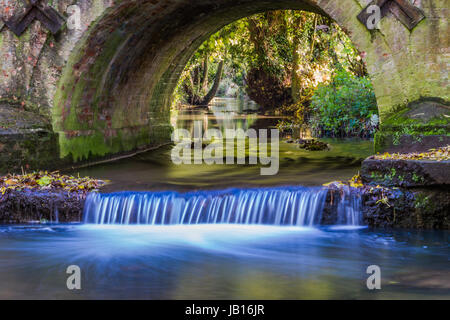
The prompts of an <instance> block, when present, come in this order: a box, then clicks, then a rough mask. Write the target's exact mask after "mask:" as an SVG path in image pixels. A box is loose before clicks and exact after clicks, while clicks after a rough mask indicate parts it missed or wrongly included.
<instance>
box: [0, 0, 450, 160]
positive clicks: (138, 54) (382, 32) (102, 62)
mask: <svg viewBox="0 0 450 320" xmlns="http://www.w3.org/2000/svg"><path fill="white" fill-rule="evenodd" d="M377 1H378V0H377ZM54 2H55V1H54ZM378 2H379V4H380V5H381V6H382V17H383V19H382V20H381V23H380V29H379V30H373V31H370V30H368V29H367V28H366V26H365V25H364V24H362V23H361V22H360V20H361V15H360V13H361V12H362V10H363V9H364V8H365V7H366V5H367V4H368V1H366V0H361V1H359V0H276V1H275V0H273V1H270V0H240V1H235V0H215V1H211V0H196V1H191V0H181V1H175V0H140V1H137V0H121V1H117V0H116V1H110V0H94V1H88V0H78V1H69V0H60V1H56V3H55V4H54V5H53V8H54V10H55V11H57V12H59V14H61V15H64V14H65V10H66V8H67V6H68V5H72V4H77V5H78V6H79V7H80V8H81V17H82V30H69V29H67V28H64V27H63V29H62V31H60V32H59V33H57V34H56V35H55V36H53V35H51V34H50V32H48V31H47V29H46V28H45V24H43V23H40V22H33V23H32V24H31V25H30V26H29V27H28V29H26V30H24V31H23V35H21V36H20V38H18V37H17V36H16V35H14V33H13V32H12V31H11V30H8V28H7V27H8V25H6V26H2V25H0V27H2V31H1V33H0V35H1V38H0V54H2V55H3V56H5V55H6V56H7V59H5V60H4V61H3V62H2V68H3V70H4V73H5V72H6V73H7V74H9V76H5V75H4V74H3V75H2V74H1V73H0V95H1V96H2V99H3V101H6V102H11V103H13V102H14V101H15V102H17V101H21V102H22V103H23V104H25V105H26V106H27V107H28V108H29V109H30V110H31V111H32V112H36V113H39V114H40V115H41V116H42V117H44V118H47V119H49V120H50V121H51V122H52V127H53V131H54V132H55V133H56V134H57V135H58V141H59V142H58V143H59V149H60V151H59V153H60V154H59V156H60V157H61V158H66V159H71V160H75V161H78V160H83V159H87V158H95V157H103V156H107V155H109V154H115V153H121V152H127V151H131V150H133V149H136V148H140V147H144V146H148V145H151V144H157V143H159V142H161V141H164V140H167V139H168V135H169V133H170V126H169V121H168V117H169V104H170V98H171V94H172V92H173V89H174V86H175V84H176V81H177V79H178V76H179V74H180V72H181V71H182V69H183V67H184V65H185V63H186V62H187V61H188V59H189V57H190V56H191V54H192V53H193V52H194V51H195V50H196V48H197V47H198V46H199V45H200V44H201V43H202V42H203V41H204V40H205V39H206V38H207V37H208V36H209V35H210V34H212V33H214V32H215V31H217V30H218V29H220V28H221V27H223V26H224V25H226V24H228V23H230V22H232V21H235V20H237V19H240V18H243V17H245V16H248V15H251V14H254V13H258V12H262V11H265V10H273V9H300V10H309V11H314V12H320V13H323V14H326V15H328V16H330V17H331V18H333V19H334V20H335V21H336V22H337V23H338V24H339V25H340V26H341V27H343V28H344V29H345V30H346V31H347V32H348V34H349V36H350V38H351V39H352V41H353V42H354V43H355V45H356V46H357V47H358V49H359V50H360V51H363V52H365V60H366V62H367V65H368V70H369V73H370V75H371V78H372V82H373V84H374V88H375V93H376V96H377V101H378V105H379V113H380V117H381V120H382V122H383V124H384V131H383V134H380V135H379V139H378V142H377V143H378V147H379V148H383V147H385V146H387V145H389V144H391V145H392V140H389V139H391V136H392V134H395V133H398V132H401V130H402V126H403V123H402V122H403V121H405V123H408V125H409V123H410V122H414V121H413V120H414V119H413V118H414V115H412V116H408V115H407V113H408V112H409V111H410V110H409V109H411V108H412V106H416V105H418V104H419V107H418V108H424V104H423V103H421V102H420V101H424V103H425V105H426V106H425V109H424V110H425V113H427V112H428V111H427V110H428V109H430V108H431V109H430V110H432V111H433V110H435V109H436V110H438V111H439V110H441V111H439V112H441V113H442V112H444V113H445V112H447V111H445V110H448V109H446V108H448V107H447V101H448V89H446V87H447V86H448V63H449V46H448V41H449V40H448V39H449V38H450V37H449V27H448V23H447V18H446V17H447V10H448V8H446V1H445V0H417V1H414V2H415V7H416V8H420V10H421V12H423V14H424V16H425V17H426V18H425V19H421V20H418V21H416V22H415V24H414V25H412V24H411V25H409V24H408V17H409V16H408V12H407V11H408V10H407V9H405V10H406V11H402V10H399V9H398V8H399V6H400V5H401V3H402V2H403V1H396V0H395V1H394V0H388V1H378ZM378 2H377V3H378ZM18 6H19V5H18ZM413 7H414V6H413ZM396 8H397V9H396ZM2 9H3V12H5V10H6V9H5V6H3V8H2ZM400 9H401V7H400ZM14 10H16V12H20V6H19V7H17V8H12V9H10V10H9V11H8V12H9V13H8V14H9V15H13V14H12V13H11V12H12V11H14ZM358 15H359V18H358ZM30 59H31V60H30ZM19 69H20V71H19V72H18V70H19ZM5 70H6V71H5ZM14 71H15V72H14ZM427 108H428V109H427ZM433 108H434V109H433ZM408 110H409V111H408ZM442 110H444V111H442ZM399 111H401V112H402V113H401V115H400V116H399V114H398V112H399ZM411 119H413V120H411ZM410 120H411V121H410ZM422 120H423V119H420V121H419V122H420V123H424V125H428V124H429V123H428V122H427V121H428V120H425V122H423V121H422ZM420 123H419V125H421V124H420ZM447 124H448V121H445V120H444V121H443V122H442V121H441V122H439V123H438V126H440V127H439V128H440V129H442V126H444V128H448V127H447ZM432 126H435V123H434V122H433V125H432ZM429 129H432V128H431V127H430V128H429ZM71 160H70V161H71Z"/></svg>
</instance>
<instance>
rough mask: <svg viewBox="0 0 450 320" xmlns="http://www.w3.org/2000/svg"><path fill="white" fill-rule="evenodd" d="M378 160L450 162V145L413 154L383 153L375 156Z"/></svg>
mask: <svg viewBox="0 0 450 320" xmlns="http://www.w3.org/2000/svg"><path fill="white" fill-rule="evenodd" d="M374 159H377V160H435V161H445V160H450V145H449V146H446V147H441V148H437V149H430V150H429V151H428V152H422V153H417V152H411V153H393V154H390V153H387V152H386V153H383V154H380V155H376V156H374Z"/></svg>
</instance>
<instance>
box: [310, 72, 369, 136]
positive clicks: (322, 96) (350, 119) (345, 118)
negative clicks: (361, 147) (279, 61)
mask: <svg viewBox="0 0 450 320" xmlns="http://www.w3.org/2000/svg"><path fill="white" fill-rule="evenodd" d="M311 107H312V109H313V113H314V116H315V118H316V119H315V121H313V124H314V126H316V127H321V128H322V129H323V130H324V131H326V132H329V133H331V135H334V136H342V135H345V136H353V135H360V134H361V133H362V132H364V131H367V132H369V133H373V132H374V131H375V129H376V125H374V124H372V122H371V121H370V119H371V117H372V115H374V114H376V113H377V104H376V98H375V93H374V92H373V89H372V86H371V84H370V81H369V80H368V79H367V78H357V77H355V76H353V75H352V74H350V73H349V72H347V71H345V70H344V69H340V70H338V71H337V72H336V74H335V75H334V77H333V79H332V81H331V83H330V84H329V85H319V87H318V89H317V90H316V92H315V93H314V96H313V98H312V104H311ZM315 129H317V128H315Z"/></svg>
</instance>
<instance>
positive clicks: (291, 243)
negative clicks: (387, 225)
mask: <svg viewBox="0 0 450 320" xmlns="http://www.w3.org/2000/svg"><path fill="white" fill-rule="evenodd" d="M255 109H256V107H255V106H254V105H253V104H251V103H239V102H236V101H233V100H226V99H217V100H216V101H215V104H214V105H213V107H212V108H211V110H209V111H205V110H183V111H179V112H178V113H176V114H175V115H174V117H173V119H172V123H173V124H174V126H175V127H176V128H185V129H188V130H193V128H195V126H201V127H202V128H203V129H206V128H218V129H219V130H224V129H226V128H242V129H249V128H265V127H270V126H274V125H276V123H277V121H278V120H279V118H278V117H271V116H263V115H258V114H257V113H254V110H255ZM326 141H327V142H328V143H329V144H330V146H331V148H330V150H328V151H316V152H312V151H306V150H303V149H299V148H298V146H297V145H296V144H293V143H286V142H281V145H280V171H279V174H278V175H276V176H261V175H260V174H259V166H250V165H241V166H238V165H212V166H208V165H205V164H203V165H180V166H177V165H175V164H173V163H172V162H171V160H170V159H171V158H170V153H171V148H172V146H167V147H164V148H161V149H158V150H154V151H150V152H146V153H143V154H140V155H138V156H135V157H133V158H129V159H123V160H120V161H116V162H113V163H108V164H101V165H97V166H94V167H89V168H83V169H78V170H75V171H74V172H72V173H74V174H78V173H79V174H80V175H89V176H92V177H96V178H102V179H108V180H110V183H109V185H108V186H107V187H106V188H105V190H103V192H114V193H113V194H100V195H97V196H94V195H93V196H90V197H89V198H88V203H87V205H86V209H85V217H84V223H76V224H65V225H64V224H43V225H5V226H0V271H1V272H0V284H1V285H0V299H46V298H49V299H418V298H425V299H438V298H447V299H448V298H450V275H449V272H448V263H449V256H448V252H449V250H448V249H449V248H448V247H449V246H448V239H449V235H450V234H449V232H447V231H416V230H391V231H387V230H371V229H368V228H366V227H365V226H364V225H361V219H360V217H359V214H360V209H359V206H358V205H359V204H358V201H357V199H348V198H346V197H343V198H342V206H341V205H340V208H341V211H342V212H341V213H340V215H341V219H339V220H338V222H337V223H336V224H335V225H331V226H330V225H328V226H324V225H321V223H320V221H321V220H320V219H321V211H322V210H321V208H322V207H323V205H324V202H325V201H326V197H325V196H324V192H323V189H322V188H321V187H320V186H321V185H322V184H323V183H326V182H329V181H332V180H344V179H349V178H350V177H352V176H353V175H354V174H356V173H357V171H358V168H359V166H360V162H361V160H362V159H364V158H365V157H366V156H368V155H369V154H371V152H372V142H371V141H364V140H331V139H328V140H326ZM125 191H126V192H125ZM144 191H145V192H144ZM71 265H76V266H78V267H79V268H80V270H81V290H68V288H67V286H66V281H67V278H68V277H69V275H68V274H67V273H66V271H67V268H68V267H69V266H71ZM373 265H376V266H378V267H379V268H380V270H381V289H379V290H369V289H368V287H367V285H366V281H367V279H368V277H369V276H370V274H368V273H367V272H366V271H367V268H368V267H369V266H373Z"/></svg>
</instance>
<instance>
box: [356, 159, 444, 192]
mask: <svg viewBox="0 0 450 320" xmlns="http://www.w3.org/2000/svg"><path fill="white" fill-rule="evenodd" d="M361 176H362V178H363V181H364V183H368V184H373V185H381V186H398V187H408V188H409V187H422V186H438V185H449V184H450V161H448V160H446V161H435V160H390V159H383V160H378V159H374V158H373V157H370V158H368V159H366V160H364V161H363V163H362V167H361Z"/></svg>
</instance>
